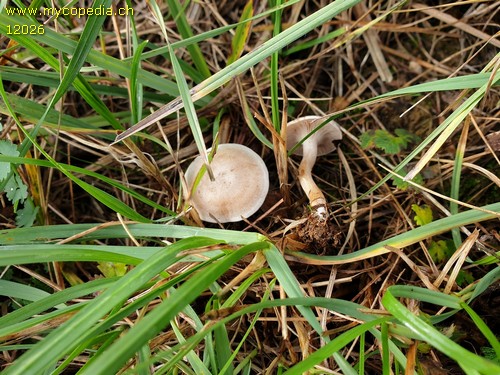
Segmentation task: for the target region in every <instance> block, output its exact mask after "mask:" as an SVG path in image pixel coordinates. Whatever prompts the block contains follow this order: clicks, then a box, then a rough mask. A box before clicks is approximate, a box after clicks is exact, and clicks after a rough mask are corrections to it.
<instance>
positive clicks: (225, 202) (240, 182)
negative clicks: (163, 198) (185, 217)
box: [185, 143, 269, 223]
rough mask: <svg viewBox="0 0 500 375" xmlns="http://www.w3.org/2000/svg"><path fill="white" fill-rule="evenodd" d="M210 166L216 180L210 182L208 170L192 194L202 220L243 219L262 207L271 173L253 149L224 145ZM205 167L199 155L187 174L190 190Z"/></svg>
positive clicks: (228, 220)
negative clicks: (201, 169)
mask: <svg viewBox="0 0 500 375" xmlns="http://www.w3.org/2000/svg"><path fill="white" fill-rule="evenodd" d="M210 165H211V167H212V171H213V173H214V177H215V180H214V181H210V177H209V176H208V173H205V174H204V175H203V177H202V179H201V181H200V183H199V184H198V186H197V187H196V190H195V192H194V193H193V195H192V196H191V203H192V205H193V207H194V208H195V209H196V211H198V214H199V215H200V218H201V219H202V220H203V221H208V222H210V223H217V222H220V223H227V222H235V221H240V220H242V217H249V216H251V215H252V214H254V213H255V212H256V211H257V210H258V209H259V208H260V206H262V203H264V199H265V198H266V196H267V192H268V190H269V172H268V170H267V167H266V164H265V163H264V161H263V160H262V159H261V157H260V156H259V155H257V154H256V153H255V152H254V151H252V150H251V149H249V148H248V147H246V146H243V145H240V144H235V143H225V144H221V145H219V147H218V148H217V153H216V154H215V156H214V158H213V160H212V163H211V164H210ZM202 166H203V159H202V158H201V157H200V156H198V157H197V158H196V159H195V160H194V161H193V162H192V163H191V165H190V166H189V167H188V169H187V171H186V173H185V176H186V181H187V184H188V188H189V190H190V191H191V190H192V187H193V184H194V182H195V179H196V176H197V175H198V172H199V171H200V168H201V167H202Z"/></svg>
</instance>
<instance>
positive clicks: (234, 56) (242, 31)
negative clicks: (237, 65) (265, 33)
mask: <svg viewBox="0 0 500 375" xmlns="http://www.w3.org/2000/svg"><path fill="white" fill-rule="evenodd" d="M252 16H253V0H248V1H247V3H246V5H245V7H244V8H243V12H242V13H241V16H240V21H239V22H238V26H236V30H235V32H234V37H233V39H232V40H231V54H230V55H229V57H228V58H227V65H230V64H232V63H233V62H235V61H236V60H238V58H239V57H240V56H241V55H242V53H243V50H244V49H245V44H246V43H247V39H248V35H249V34H250V28H251V27H252V23H251V22H246V21H248V20H249V19H250V18H252Z"/></svg>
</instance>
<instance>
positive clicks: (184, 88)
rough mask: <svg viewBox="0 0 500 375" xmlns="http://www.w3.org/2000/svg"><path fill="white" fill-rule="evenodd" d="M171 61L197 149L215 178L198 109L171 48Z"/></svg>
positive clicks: (210, 173)
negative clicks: (197, 113) (197, 112)
mask: <svg viewBox="0 0 500 375" xmlns="http://www.w3.org/2000/svg"><path fill="white" fill-rule="evenodd" d="M170 60H171V61H172V67H173V69H174V74H175V79H176V80H177V84H178V86H179V92H180V93H181V99H182V103H183V106H184V109H185V111H186V117H187V119H188V122H189V127H190V128H191V132H192V134H193V138H194V141H195V143H196V147H197V148H198V152H199V153H200V156H201V157H202V158H203V161H204V163H205V165H206V167H207V172H208V174H209V175H210V176H213V173H212V169H211V167H210V164H209V161H208V153H207V148H206V146H205V140H204V139H203V133H202V131H201V126H200V123H199V121H198V116H197V115H196V109H195V108H194V104H193V101H192V100H191V95H190V94H189V88H188V85H187V82H186V79H185V78H184V73H183V72H182V69H181V66H180V65H179V61H178V60H177V56H175V53H174V50H173V49H172V48H170Z"/></svg>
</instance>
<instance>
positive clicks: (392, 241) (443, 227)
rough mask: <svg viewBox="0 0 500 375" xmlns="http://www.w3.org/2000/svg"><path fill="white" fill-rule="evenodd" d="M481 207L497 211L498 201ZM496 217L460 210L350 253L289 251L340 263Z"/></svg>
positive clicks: (313, 261) (309, 258) (314, 259)
mask: <svg viewBox="0 0 500 375" xmlns="http://www.w3.org/2000/svg"><path fill="white" fill-rule="evenodd" d="M482 208H483V209H486V210H489V211H493V212H499V213H500V203H493V204H490V205H487V206H484V207H482ZM495 217H497V216H496V215H494V214H492V213H489V212H483V211H480V210H479V209H477V210H475V209H474V210H469V211H464V212H460V213H459V214H457V215H453V216H449V217H445V218H443V219H439V220H435V221H433V222H432V223H430V224H426V225H423V226H421V227H418V228H415V229H412V230H410V231H408V232H405V233H402V234H399V235H397V236H394V237H392V238H389V239H387V240H384V241H381V242H378V243H376V244H374V245H371V246H368V247H366V248H364V249H361V250H358V251H355V252H353V253H350V254H344V255H335V256H319V255H313V254H307V253H301V252H291V253H290V255H292V256H293V257H294V258H299V259H301V260H302V261H303V262H306V263H309V264H342V263H350V262H357V261H359V260H361V259H366V258H371V257H375V256H379V255H382V254H387V253H389V252H391V247H395V248H398V249H401V248H404V247H406V246H409V245H412V244H415V243H417V242H418V241H422V240H425V239H427V238H429V237H431V236H435V235H438V234H441V233H445V232H448V231H450V230H451V229H453V228H457V227H460V226H463V225H469V224H473V223H479V222H482V221H485V220H491V219H494V218H495Z"/></svg>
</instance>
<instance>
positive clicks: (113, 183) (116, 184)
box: [0, 155, 176, 216]
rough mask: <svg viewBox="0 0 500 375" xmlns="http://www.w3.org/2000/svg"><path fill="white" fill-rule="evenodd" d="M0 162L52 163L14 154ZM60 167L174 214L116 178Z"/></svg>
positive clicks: (47, 165) (1, 159)
mask: <svg viewBox="0 0 500 375" xmlns="http://www.w3.org/2000/svg"><path fill="white" fill-rule="evenodd" d="M0 162H7V163H12V164H24V165H37V166H39V167H47V168H51V167H53V164H52V163H51V162H49V161H46V160H39V159H33V158H21V157H14V156H3V155H0ZM58 164H59V166H60V167H61V168H64V169H66V170H67V171H69V172H74V173H78V174H82V175H85V176H89V177H93V178H95V179H98V180H101V181H103V182H105V183H107V184H109V185H110V186H112V187H114V188H117V189H119V190H121V191H123V192H125V193H127V194H129V195H130V196H131V197H133V198H135V199H137V200H138V201H141V202H143V203H145V204H147V205H149V206H151V207H153V208H155V209H157V210H159V211H161V212H164V213H166V214H168V215H171V216H175V215H176V213H175V212H173V211H170V210H169V209H167V208H165V207H163V206H161V205H159V204H157V203H156V202H153V201H152V200H150V199H148V198H146V197H144V196H143V195H141V194H139V193H137V192H135V191H134V190H132V189H130V188H128V187H126V186H124V185H123V184H121V183H119V182H118V181H116V180H113V179H111V178H109V177H106V176H104V175H102V174H100V173H96V172H93V171H89V170H88V169H85V168H81V167H75V166H73V165H69V164H64V163H58Z"/></svg>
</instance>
